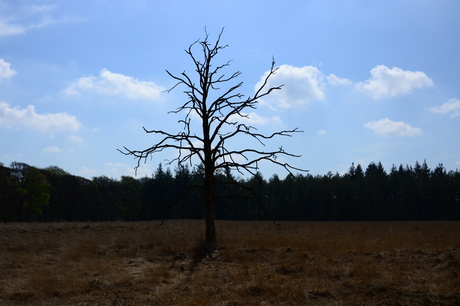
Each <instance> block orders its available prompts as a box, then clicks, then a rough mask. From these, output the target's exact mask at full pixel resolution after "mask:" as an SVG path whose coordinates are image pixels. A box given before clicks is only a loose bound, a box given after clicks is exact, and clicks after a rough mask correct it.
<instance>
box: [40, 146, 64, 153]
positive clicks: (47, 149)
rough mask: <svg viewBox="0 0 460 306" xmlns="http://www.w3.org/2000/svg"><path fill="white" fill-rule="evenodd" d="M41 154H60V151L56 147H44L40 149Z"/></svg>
mask: <svg viewBox="0 0 460 306" xmlns="http://www.w3.org/2000/svg"><path fill="white" fill-rule="evenodd" d="M42 152H44V153H60V152H61V149H59V148H58V147H46V148H44V149H42Z"/></svg>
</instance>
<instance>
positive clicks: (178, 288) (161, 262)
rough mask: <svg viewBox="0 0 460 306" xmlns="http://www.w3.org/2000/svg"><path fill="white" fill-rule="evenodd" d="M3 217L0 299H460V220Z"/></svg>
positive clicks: (76, 301)
mask: <svg viewBox="0 0 460 306" xmlns="http://www.w3.org/2000/svg"><path fill="white" fill-rule="evenodd" d="M157 225H158V223H156V222H149V223H147V222H139V223H122V222H115V223H53V224H38V223H31V224H24V223H16V224H0V246H1V249H0V252H1V255H0V305H171V304H174V305H460V276H459V275H460V222H401V223H393V222H386V223H383V222H375V223H365V222H362V223H359V222H337V223H322V222H283V223H282V225H281V226H279V227H277V226H275V225H273V223H270V222H237V221H219V222H217V230H218V240H219V241H218V243H219V249H218V250H217V251H216V252H215V253H213V254H212V258H209V256H208V255H206V254H205V252H203V250H202V248H200V246H199V245H200V238H201V237H202V236H204V228H203V227H204V221H190V220H188V221H177V220H176V221H166V223H165V224H164V225H163V226H162V227H161V228H156V226H157Z"/></svg>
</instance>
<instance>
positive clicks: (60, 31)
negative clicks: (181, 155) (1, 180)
mask: <svg viewBox="0 0 460 306" xmlns="http://www.w3.org/2000/svg"><path fill="white" fill-rule="evenodd" d="M459 12H460V2H459V1H456V0H452V1H449V0H436V1H429V0H414V1H408V0H397V1H392V0H389V1H358V0H356V1H353V0H350V1H327V0H321V1H316V0H315V1H250V0H249V1H248V0H246V1H182V0H177V1H140V0H130V1H121V0H110V1H108V0H106V1H103V0H91V1H87V0H78V1H73V0H68V1H18V0H15V1H2V0H0V142H1V145H0V162H2V163H3V164H5V165H9V164H10V163H11V162H12V161H17V162H24V163H27V164H29V165H32V166H37V167H42V168H43V167H47V166H51V165H55V166H58V167H60V168H63V169H64V170H66V171H68V172H70V173H72V174H75V175H80V176H83V177H87V178H91V177H93V176H101V175H107V176H109V177H114V178H119V177H120V176H121V175H134V170H133V168H134V167H135V166H136V161H135V160H134V159H133V158H132V157H129V156H124V155H122V154H120V153H119V152H118V151H117V150H116V149H117V148H122V147H123V146H127V147H128V148H130V149H145V148H147V147H149V146H150V145H152V144H153V143H155V141H157V140H158V138H155V137H154V136H152V135H150V134H145V133H144V132H143V130H142V126H145V127H146V128H147V129H163V130H166V131H171V132H177V131H179V130H180V129H181V126H180V125H179V124H177V120H179V119H180V118H181V117H180V116H177V115H171V114H170V115H167V112H168V111H170V110H174V109H175V108H176V107H178V106H179V105H181V103H183V102H184V101H185V100H184V99H185V98H186V97H185V96H184V95H183V94H182V91H183V88H176V89H175V90H174V91H172V92H171V93H169V94H167V93H165V92H164V90H165V89H169V88H171V87H172V86H173V85H174V84H175V83H174V81H173V80H172V79H171V78H170V77H169V76H168V75H167V74H166V72H165V70H166V69H168V70H169V71H170V72H172V73H174V74H179V73H181V72H182V71H184V70H185V71H186V72H188V73H190V75H193V67H192V66H191V61H190V58H189V57H188V56H187V54H185V52H184V49H186V48H187V47H188V46H189V45H190V44H191V43H193V42H194V41H195V40H197V39H199V38H203V37H204V29H205V27H206V28H207V31H208V33H209V36H210V40H214V39H215V38H216V37H217V35H218V33H219V32H220V30H221V28H222V27H225V30H224V33H223V36H222V43H223V44H228V45H229V47H228V48H226V49H224V50H223V51H222V52H221V53H220V54H219V56H218V57H217V58H216V60H217V61H219V63H224V62H226V61H227V60H230V59H231V60H233V61H232V63H231V66H230V67H229V68H228V69H227V70H226V72H227V73H228V74H230V73H232V72H234V71H241V72H242V75H241V76H240V77H239V80H241V81H243V82H244V85H243V87H242V88H241V93H242V94H245V95H246V96H247V95H252V94H254V90H255V88H257V85H258V83H259V82H260V80H261V78H262V77H263V76H264V74H265V73H266V72H267V71H268V69H269V68H270V64H271V60H272V56H273V57H274V58H275V61H276V64H277V66H280V69H279V70H278V73H277V74H276V75H275V76H274V77H273V78H272V79H271V81H270V85H272V86H276V85H279V84H284V87H283V89H282V90H280V91H277V92H275V93H274V94H272V95H270V96H269V97H266V98H264V99H263V100H262V101H260V104H259V107H258V108H257V109H256V110H253V112H251V113H250V114H249V117H250V121H251V123H252V124H253V125H254V126H256V127H257V128H258V129H259V131H260V132H263V133H271V132H274V131H276V130H282V129H293V128H296V127H298V128H299V130H302V131H304V132H303V133H298V134H295V135H294V136H293V137H292V138H276V139H273V140H272V141H267V143H266V148H267V149H268V150H271V149H277V148H279V147H280V146H283V148H284V149H285V150H286V151H289V152H292V153H295V154H300V155H302V157H300V158H291V159H285V161H286V162H289V163H291V164H292V165H294V166H296V167H299V168H304V169H308V170H310V173H311V174H313V175H317V174H320V175H323V174H326V173H327V172H328V171H332V172H333V173H335V172H339V173H345V172H346V171H347V170H348V169H349V167H350V166H351V164H352V163H355V164H358V163H359V164H361V165H362V166H363V167H364V168H365V167H366V166H367V165H368V164H369V163H370V162H379V161H380V162H382V164H383V166H384V167H385V169H386V170H387V171H389V170H390V168H391V166H392V165H393V164H395V165H397V166H398V165H399V164H403V165H406V164H409V165H413V164H414V163H415V161H419V162H423V160H425V159H426V161H427V163H428V166H430V167H431V168H434V167H435V166H436V165H437V164H438V163H442V164H443V165H444V166H445V168H446V169H448V170H456V169H458V168H460V138H459V136H458V135H459V131H460V56H459V55H458V53H459V50H460V36H459V35H458V33H459V32H460V18H459V17H458V14H459ZM197 51H199V50H198V49H197ZM197 132H199V131H197ZM233 145H235V146H237V145H243V146H247V147H249V146H254V145H256V144H254V142H253V141H252V140H250V139H245V138H241V139H238V141H237V142H235V143H234V144H233ZM175 153H176V152H174V151H169V152H165V153H161V154H158V155H154V156H153V157H152V159H149V160H147V163H146V164H142V165H141V167H140V169H139V170H138V174H137V176H138V177H142V176H145V175H151V174H152V172H153V171H155V169H156V168H157V166H158V164H159V163H160V162H162V163H165V159H172V158H174V156H175ZM171 168H174V166H172V167H171ZM261 171H262V173H263V175H264V177H265V178H269V177H270V176H271V175H272V174H274V173H277V174H279V175H280V176H281V177H284V176H285V175H286V172H285V170H284V169H282V168H279V167H277V166H274V165H271V164H262V165H261Z"/></svg>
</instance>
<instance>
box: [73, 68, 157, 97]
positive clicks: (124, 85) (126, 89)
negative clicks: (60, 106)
mask: <svg viewBox="0 0 460 306" xmlns="http://www.w3.org/2000/svg"><path fill="white" fill-rule="evenodd" d="M164 90H165V88H163V87H161V86H159V85H156V84H155V83H153V82H143V81H139V80H137V79H135V78H133V77H131V76H126V75H123V74H121V73H113V72H110V71H109V70H107V69H102V70H101V72H100V74H99V76H98V77H95V76H87V77H81V78H79V79H78V80H76V81H75V82H74V83H73V84H72V85H70V86H69V87H68V88H67V89H66V90H65V91H64V92H65V93H66V94H68V95H76V94H79V93H80V92H81V91H94V92H98V93H102V94H105V95H111V96H114V95H122V96H125V97H127V98H130V99H149V100H157V99H158V98H159V97H160V95H161V93H162V92H163V91H164Z"/></svg>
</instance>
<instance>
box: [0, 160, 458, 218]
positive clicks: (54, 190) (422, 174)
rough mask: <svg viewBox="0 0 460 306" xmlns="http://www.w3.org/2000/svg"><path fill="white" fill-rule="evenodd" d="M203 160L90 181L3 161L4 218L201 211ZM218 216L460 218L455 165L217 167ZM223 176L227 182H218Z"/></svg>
mask: <svg viewBox="0 0 460 306" xmlns="http://www.w3.org/2000/svg"><path fill="white" fill-rule="evenodd" d="M203 177H204V173H203V169H202V168H200V167H197V168H192V169H191V168H189V167H185V166H177V167H176V168H174V169H173V170H171V169H170V168H166V169H165V168H164V167H163V165H162V164H159V165H158V167H157V169H156V170H155V172H154V173H153V175H152V176H151V177H141V178H133V177H131V176H122V177H121V178H120V179H113V178H109V177H107V176H99V177H93V178H92V179H91V180H89V179H86V178H83V177H79V176H75V175H72V174H70V173H68V172H66V171H65V170H63V169H61V168H59V167H57V166H50V167H47V168H43V169H39V168H36V167H33V166H30V165H28V164H25V163H20V162H12V163H11V165H10V166H9V167H8V166H5V165H4V164H2V163H0V220H1V221H3V222H33V221H39V222H62V221H66V222H71V221H83V222H86V221H94V222H96V221H149V220H160V221H161V220H165V219H202V218H204V208H203V200H202V199H203V194H202V188H200V187H199V186H200V185H201V183H202V181H203ZM215 178H216V180H215V185H214V188H215V190H214V192H215V194H216V205H215V216H216V219H218V220H273V221H283V220H291V221H408V220H460V172H459V171H458V169H457V170H456V171H447V170H446V169H445V168H444V166H443V165H442V164H439V165H438V166H436V167H435V168H433V169H430V168H429V167H428V165H427V163H426V161H424V162H423V163H422V164H420V163H419V162H416V163H415V165H414V166H409V165H406V166H403V165H402V164H401V165H400V166H399V167H397V166H395V165H393V166H392V167H391V169H390V170H389V171H388V172H387V171H386V170H385V169H384V168H383V166H382V164H381V163H380V162H379V163H377V164H376V163H370V164H369V165H368V166H367V168H366V169H363V168H362V167H361V165H359V164H358V165H355V164H352V165H351V166H350V168H349V170H348V172H346V173H345V174H339V173H336V174H333V173H331V172H329V173H327V174H325V175H316V176H313V175H310V174H306V175H304V174H296V175H293V174H289V175H287V176H286V177H285V178H284V179H280V178H279V176H278V175H276V174H274V175H272V176H271V177H270V178H268V179H265V178H264V177H262V175H261V174H260V173H258V175H256V176H253V177H251V178H248V179H244V178H237V177H235V176H234V175H233V174H232V173H231V172H229V171H228V172H226V173H223V172H222V173H217V175H216V176H215ZM223 182H225V184H222V183H223Z"/></svg>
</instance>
